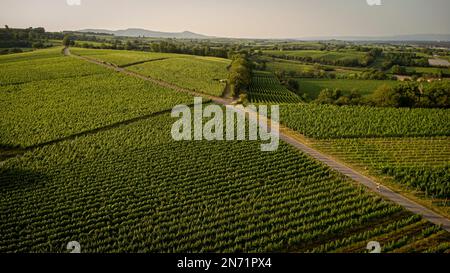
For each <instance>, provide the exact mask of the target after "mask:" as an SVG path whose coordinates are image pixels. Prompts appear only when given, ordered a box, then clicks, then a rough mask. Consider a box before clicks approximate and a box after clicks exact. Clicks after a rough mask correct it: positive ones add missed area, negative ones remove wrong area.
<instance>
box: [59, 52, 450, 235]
mask: <svg viewBox="0 0 450 273" xmlns="http://www.w3.org/2000/svg"><path fill="white" fill-rule="evenodd" d="M64 54H65V55H67V56H69V55H70V56H74V57H76V58H80V59H83V60H86V61H89V62H91V63H95V64H98V65H102V66H104V67H107V68H110V69H114V70H115V71H117V72H120V73H124V74H126V75H129V76H133V77H137V78H140V79H143V80H146V81H150V82H152V83H154V84H157V85H160V86H163V87H166V88H170V89H173V90H175V91H179V92H184V93H188V94H191V95H193V96H199V97H203V98H207V99H210V100H212V101H213V102H215V103H217V104H221V105H224V106H230V104H231V102H232V100H230V99H225V98H219V97H215V96H212V95H208V94H205V93H200V92H195V91H192V90H190V89H186V88H182V87H179V86H177V85H175V84H172V83H168V82H164V81H161V80H156V79H153V78H150V77H148V76H144V75H141V74H139V73H136V72H131V71H128V70H125V69H123V68H120V67H117V66H114V65H111V64H107V63H105V62H102V61H98V60H95V59H92V58H88V57H83V56H77V55H72V54H70V51H69V49H68V48H66V49H64ZM247 113H248V112H247ZM249 114H252V113H249ZM253 114H254V115H257V116H258V120H259V122H271V123H274V122H273V121H271V120H269V119H267V118H266V117H263V116H261V115H258V114H257V113H253ZM266 124H267V123H266ZM276 125H277V126H279V128H280V139H281V140H283V141H284V142H286V143H288V144H290V145H292V146H293V147H295V148H297V149H298V150H300V151H302V152H303V153H305V154H308V155H309V156H311V157H313V158H315V159H316V160H318V161H320V162H322V163H323V164H325V165H327V166H329V167H330V168H331V169H333V170H335V171H337V172H339V173H341V174H344V175H345V176H347V177H349V178H351V179H353V180H354V181H356V182H358V183H360V184H362V185H364V186H366V187H367V188H369V189H370V190H372V191H374V192H376V193H377V194H379V195H381V196H383V197H384V198H386V199H388V200H391V201H392V202H394V203H396V204H398V205H400V206H402V207H404V208H405V209H407V210H409V211H411V212H413V213H415V214H419V215H421V216H422V217H423V218H424V219H427V220H428V221H430V222H432V223H434V224H437V225H441V226H442V228H443V229H445V230H446V231H448V232H450V220H449V219H447V218H446V217H444V216H442V215H440V214H437V213H435V212H434V211H432V210H430V209H428V208H426V207H424V206H422V205H420V204H418V203H416V202H414V201H412V200H410V199H408V198H406V197H404V196H403V195H401V194H398V193H396V192H394V191H392V190H391V189H389V188H387V187H384V186H381V188H380V189H378V184H377V183H376V182H375V181H373V180H372V179H370V178H368V177H366V176H364V175H363V174H361V173H359V172H358V171H356V170H353V169H351V168H349V167H347V166H345V165H344V164H342V163H339V162H337V161H336V160H334V159H332V158H329V157H327V156H326V155H325V154H323V153H321V152H319V151H317V150H315V149H313V148H311V147H309V146H308V145H306V144H304V143H303V142H302V141H301V140H300V139H301V138H303V137H302V136H301V135H300V134H299V133H297V132H294V131H292V130H290V129H289V128H286V127H284V126H282V125H280V124H278V123H276Z"/></svg>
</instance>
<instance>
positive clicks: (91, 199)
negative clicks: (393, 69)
mask: <svg viewBox="0 0 450 273" xmlns="http://www.w3.org/2000/svg"><path fill="white" fill-rule="evenodd" d="M81 51H83V52H82V53H80V52H81ZM76 54H82V55H85V56H89V57H91V58H95V59H99V60H103V61H105V62H115V64H116V65H126V64H132V63H135V62H141V61H146V60H148V59H146V58H148V57H150V58H151V57H154V58H156V55H153V54H151V53H150V54H149V53H141V52H136V54H135V52H126V51H121V52H116V51H97V50H83V49H82V50H80V51H79V52H78V53H76ZM117 54H118V55H117ZM147 54H149V55H147ZM156 59H158V58H156ZM153 60H154V59H153ZM228 64H229V61H228V60H224V59H218V58H209V57H194V56H186V55H175V54H174V56H172V57H170V58H167V59H164V60H157V61H149V62H145V63H141V64H137V65H131V66H127V68H126V69H129V70H131V71H136V72H139V73H141V74H144V75H148V76H150V77H153V78H155V79H160V80H164V81H167V82H171V83H173V84H176V85H178V86H180V87H184V88H189V89H193V90H197V91H201V92H205V93H209V94H215V95H219V94H221V93H222V90H223V87H224V86H223V84H221V83H220V82H219V81H218V80H220V79H226V78H227V76H228V74H227V70H226V68H227V66H228ZM21 65H22V66H23V69H22V70H20V69H19V67H20V66H21ZM0 66H2V70H0V79H2V85H1V86H0V161H1V162H0V230H1V236H0V252H19V253H22V252H52V253H54V252H56V253H58V252H67V248H66V246H67V243H68V242H70V241H78V242H79V243H80V244H81V245H82V251H83V252H85V253H91V252H92V253H117V252H126V253H137V252H139V253H160V252H162V253H167V252H171V253H187V252H189V253H198V252H234V253H236V252H237V253H240V252H363V253H366V252H367V249H366V246H367V243H368V242H369V241H378V242H380V243H381V244H382V246H383V252H411V251H416V252H450V244H449V243H448V242H449V241H450V234H449V233H448V232H446V231H444V230H442V229H441V228H440V227H439V226H436V225H433V224H431V223H430V222H428V221H426V220H423V219H421V217H420V216H417V215H413V214H411V213H410V212H407V211H406V210H405V209H403V208H402V207H400V206H398V205H395V204H393V203H392V202H390V201H386V200H384V199H382V198H381V197H379V196H378V195H377V194H375V193H373V192H370V191H369V190H368V189H367V188H365V187H363V186H361V185H359V184H357V183H356V182H354V181H353V180H351V179H350V178H348V177H346V176H344V175H341V174H338V173H337V172H335V171H333V170H331V169H330V168H329V167H327V166H325V165H324V164H322V163H320V162H318V161H316V160H315V159H313V158H311V157H309V156H307V155H305V154H303V153H301V152H300V151H298V150H297V149H295V148H294V147H291V146H289V145H287V144H285V143H283V142H282V143H280V146H279V149H278V150H277V151H274V152H262V151H261V150H260V145H261V141H206V140H201V141H174V140H173V138H172V136H171V129H172V124H173V123H174V122H175V121H176V119H175V118H171V116H170V113H169V112H170V110H171V109H172V107H174V106H175V105H177V104H192V103H193V102H194V98H193V97H192V96H189V95H187V94H184V93H179V92H176V91H174V90H172V89H168V88H164V87H161V86H159V85H156V84H153V83H150V82H148V81H144V80H142V79H139V78H135V77H133V76H130V75H126V74H123V73H117V72H115V71H113V70H111V69H107V68H104V67H102V66H100V65H96V64H93V63H90V62H87V61H84V60H82V59H78V58H76V57H73V56H72V57H71V56H67V57H63V56H62V55H61V48H57V49H52V50H42V51H40V50H38V51H35V52H33V53H23V54H17V55H14V56H13V55H11V56H10V55H8V56H2V57H0ZM30 71H32V72H33V73H30ZM40 71H41V72H40ZM254 76H255V78H256V80H255V81H254V82H253V86H252V88H250V91H252V92H254V93H250V94H249V97H250V99H251V98H252V95H255V94H256V99H255V97H253V98H254V99H255V100H256V101H258V102H259V101H264V102H275V103H278V102H285V101H288V102H296V103H295V104H294V103H290V104H282V105H281V106H280V110H281V121H282V123H283V124H285V125H287V126H289V127H290V128H292V129H295V130H298V131H299V132H301V133H304V134H305V135H307V136H311V137H316V138H318V139H329V138H341V137H342V138H349V137H374V136H382V137H386V136H448V135H449V134H450V131H449V130H450V115H449V110H443V109H440V110H437V109H411V110H410V109H390V108H369V107H335V106H328V105H314V104H299V103H297V102H298V101H297V99H298V97H297V96H296V95H295V94H294V93H292V92H290V91H288V90H287V89H286V88H284V87H283V86H282V85H281V84H280V83H279V81H278V80H277V78H276V77H274V75H273V74H270V73H264V72H260V73H255V74H254ZM255 92H256V93H255ZM293 98H297V99H296V100H294V99H293ZM260 99H261V100H260ZM203 121H204V122H206V119H204V120H203ZM247 133H248V132H247ZM439 139H441V141H440V144H439V143H437V142H436V148H434V149H430V151H429V153H430V157H429V158H428V157H427V159H423V160H422V161H420V162H416V161H414V159H415V157H414V156H416V153H420V152H421V148H418V149H415V150H412V152H411V153H407V154H406V155H405V156H404V157H403V159H402V162H406V163H410V165H392V167H398V168H400V167H405V166H406V167H411V166H427V167H429V165H430V162H434V161H432V159H435V160H436V162H437V163H436V165H435V166H437V167H445V165H444V164H441V163H442V162H444V163H445V160H446V159H445V157H444V156H445V155H446V154H447V151H448V147H447V146H446V145H447V143H448V138H444V137H442V138H439ZM323 143H325V142H323ZM325 144H326V143H325ZM433 144H435V142H433ZM367 145H368V147H370V146H371V145H374V144H373V143H369V144H367ZM377 145H380V147H382V148H381V150H382V151H384V150H386V149H385V148H383V146H382V144H381V143H378V144H377ZM399 145H400V146H396V145H394V146H393V148H392V149H391V150H389V151H391V152H390V153H389V154H382V153H381V152H380V153H379V154H378V155H374V160H377V161H379V160H378V158H381V156H382V158H387V157H388V156H390V158H389V160H391V159H394V158H395V157H396V156H397V155H398V153H399V151H400V149H401V147H407V146H408V145H409V144H407V143H406V142H405V143H402V144H399ZM427 145H429V143H427V142H426V141H425V142H420V143H414V142H413V144H411V145H409V146H411V147H422V148H424V147H426V146H427ZM15 146H22V147H25V148H27V149H18V148H16V149H17V150H19V152H20V153H18V154H17V155H18V156H15V157H5V158H4V159H3V157H2V152H4V151H8V148H11V147H15ZM332 147H334V145H333V146H332ZM346 147H354V146H351V145H349V146H346ZM399 147H400V148H399ZM358 148H359V146H358ZM363 150H364V147H362V148H360V150H357V152H355V153H354V154H356V157H357V158H359V157H360V156H359V154H361V153H362V154H363V155H364V156H365V157H367V158H369V159H368V160H369V161H370V157H369V156H366V154H367V153H370V152H367V153H366V152H364V151H363ZM350 151H352V150H351V149H350ZM361 151H362V152H361ZM380 154H381V155H380ZM379 155H380V157H379ZM424 155H425V156H426V155H427V154H426V153H425V154H424ZM428 159H429V160H428ZM385 162H389V161H388V160H386V161H385ZM363 163H364V164H366V162H363ZM421 163H423V165H420V164H421ZM412 164H416V165H412ZM439 164H441V165H439ZM376 166H377V167H376V168H378V166H379V165H376ZM374 168H375V167H374ZM382 170H383V171H385V172H387V173H388V174H389V175H396V176H399V175H402V174H403V173H404V172H401V171H398V172H395V170H394V171H392V170H390V169H389V170H387V169H382ZM402 170H403V169H402ZM445 170H446V169H444V171H445ZM407 171H408V170H406V171H405V172H407ZM440 171H441V170H440ZM393 172H394V174H392V173H393ZM437 174H441V173H440V172H439V173H437ZM408 175H410V176H407V177H425V175H426V174H425V173H419V174H418V175H416V176H414V175H413V174H410V173H408ZM435 175H436V174H435ZM444 175H447V174H444ZM442 177H446V176H442ZM398 180H399V181H402V180H400V178H398ZM442 185H444V186H445V185H446V184H442ZM442 185H441V186H442ZM418 187H420V189H424V190H429V193H430V194H439V195H440V194H441V192H440V191H438V188H439V184H435V185H425V186H424V185H423V184H419V186H418ZM439 189H440V188H439ZM444 194H446V192H444Z"/></svg>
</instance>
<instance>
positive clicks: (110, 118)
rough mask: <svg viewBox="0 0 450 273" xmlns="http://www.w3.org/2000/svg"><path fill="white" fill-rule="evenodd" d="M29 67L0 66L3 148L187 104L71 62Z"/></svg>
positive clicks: (130, 80) (185, 100) (167, 93)
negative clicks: (2, 82) (0, 68)
mask: <svg viewBox="0 0 450 273" xmlns="http://www.w3.org/2000/svg"><path fill="white" fill-rule="evenodd" d="M58 52H59V51H58ZM36 54H38V55H39V54H41V53H40V52H39V51H38V52H37V53H36ZM59 54H60V56H61V53H59ZM18 56H19V57H21V56H20V55H18ZM7 57H8V58H10V56H7ZM0 60H2V58H1V57H0ZM55 60H56V63H57V65H54V61H55ZM32 62H34V64H33V67H34V68H31V69H29V70H26V71H24V70H23V69H22V70H20V69H19V68H20V65H19V64H21V65H24V64H25V65H29V62H28V61H24V60H22V59H21V61H11V62H7V63H5V64H1V65H0V66H3V69H2V70H1V72H0V78H2V79H6V80H3V81H4V82H5V83H6V84H7V85H3V86H0V108H1V113H2V114H1V115H0V143H1V144H2V145H9V146H17V145H19V146H30V145H36V144H39V143H42V142H47V141H51V140H54V139H58V138H62V137H66V136H69V135H71V134H75V133H78V132H81V131H85V130H92V129H95V128H98V127H102V126H105V125H109V124H112V123H117V122H122V121H124V120H127V119H131V118H136V117H139V116H142V115H148V114H151V113H156V112H159V111H163V110H167V109H171V107H173V106H174V105H176V104H180V103H190V102H191V99H190V96H188V95H185V94H179V93H175V92H174V91H172V90H168V89H165V88H162V87H159V86H155V85H152V84H150V83H148V82H145V81H143V80H139V79H135V78H130V77H126V76H123V75H118V74H116V73H114V72H111V71H110V70H108V69H106V68H102V67H100V66H96V65H94V64H90V63H88V62H85V61H82V60H78V59H75V58H70V57H52V58H50V59H47V58H42V59H39V60H34V61H32ZM35 71H36V74H34V72H35ZM30 72H31V73H30ZM39 77H41V80H36V79H39ZM59 77H61V78H59ZM50 78H51V79H50ZM33 80H34V81H33ZM8 83H9V84H8ZM12 83H13V84H12ZM17 83H22V84H17Z"/></svg>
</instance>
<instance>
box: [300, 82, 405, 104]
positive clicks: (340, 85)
mask: <svg viewBox="0 0 450 273" xmlns="http://www.w3.org/2000/svg"><path fill="white" fill-rule="evenodd" d="M297 81H298V83H299V86H300V92H301V93H305V94H307V95H308V97H309V98H311V99H316V98H317V96H318V95H319V93H320V91H322V90H324V89H327V88H328V89H330V90H334V89H339V90H341V91H342V92H343V93H344V94H349V93H350V92H352V91H356V92H357V93H360V94H361V95H363V96H365V95H370V94H372V93H373V92H374V91H375V90H376V89H377V88H378V87H380V86H382V85H388V86H395V85H396V84H398V81H388V80H346V79H306V78H304V79H298V80H297Z"/></svg>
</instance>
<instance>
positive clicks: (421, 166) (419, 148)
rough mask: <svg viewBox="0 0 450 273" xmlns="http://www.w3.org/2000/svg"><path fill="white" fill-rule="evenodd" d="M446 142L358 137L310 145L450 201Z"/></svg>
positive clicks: (449, 148) (449, 150)
mask: <svg viewBox="0 0 450 273" xmlns="http://www.w3.org/2000/svg"><path fill="white" fill-rule="evenodd" d="M449 143H450V138H449V137H435V138H423V137H422V138H372V139H367V138H364V139H361V138H358V139H339V140H322V141H317V142H315V144H314V146H315V147H317V148H319V149H320V150H323V151H326V152H327V153H329V154H331V155H333V156H335V157H338V158H340V159H342V160H344V161H345V162H347V163H349V164H351V165H353V166H357V167H359V168H361V169H362V168H365V167H369V168H371V170H372V171H373V172H374V173H377V174H378V175H390V176H393V177H394V178H397V179H398V181H399V182H401V183H404V184H405V185H407V186H409V187H410V188H411V189H413V190H418V191H422V192H424V193H425V194H426V195H427V196H428V197H434V198H450V184H449V183H450V177H449V176H448V175H449V174H450V172H449V167H450V145H449ZM447 206H449V207H450V204H448V205H447Z"/></svg>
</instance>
